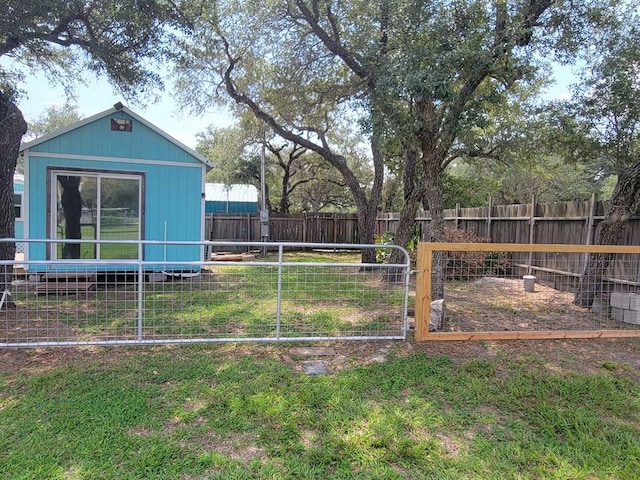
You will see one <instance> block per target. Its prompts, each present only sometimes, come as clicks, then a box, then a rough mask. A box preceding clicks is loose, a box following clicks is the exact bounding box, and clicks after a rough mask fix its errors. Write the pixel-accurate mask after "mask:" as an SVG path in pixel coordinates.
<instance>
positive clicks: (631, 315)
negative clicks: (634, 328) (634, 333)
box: [623, 310, 640, 325]
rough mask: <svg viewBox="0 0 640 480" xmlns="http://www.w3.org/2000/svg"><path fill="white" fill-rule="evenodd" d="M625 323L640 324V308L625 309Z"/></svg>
mask: <svg viewBox="0 0 640 480" xmlns="http://www.w3.org/2000/svg"><path fill="white" fill-rule="evenodd" d="M623 321H624V322H625V323H633V324H635V325H640V311H638V310H625V311H624V319H623Z"/></svg>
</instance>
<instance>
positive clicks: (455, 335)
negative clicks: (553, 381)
mask: <svg viewBox="0 0 640 480" xmlns="http://www.w3.org/2000/svg"><path fill="white" fill-rule="evenodd" d="M416 325H417V320H416ZM630 337H640V329H638V330H556V331H550V330H546V331H540V332H531V331H513V332H431V333H430V334H429V335H427V336H426V337H425V338H422V340H431V341H434V340H435V341H461V340H464V341H466V340H554V339H563V338H630ZM416 341H418V339H417V338H416Z"/></svg>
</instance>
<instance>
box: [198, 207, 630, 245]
mask: <svg viewBox="0 0 640 480" xmlns="http://www.w3.org/2000/svg"><path fill="white" fill-rule="evenodd" d="M604 208H605V204H604V203H603V202H600V201H596V199H595V197H592V199H591V200H589V201H581V202H555V203H537V202H536V200H535V198H532V200H531V203H529V204H522V205H493V203H492V202H491V201H489V205H488V206H486V207H474V208H461V207H460V206H457V207H456V208H455V209H448V210H445V211H444V217H445V223H446V226H447V227H448V228H459V229H461V230H466V231H472V232H474V233H475V234H476V235H478V236H480V237H486V238H490V239H491V241H492V242H494V243H533V244H572V245H592V244H594V243H597V239H596V238H595V237H596V235H595V233H596V228H597V226H598V224H599V223H600V222H601V221H602V219H603V218H604ZM399 218H400V214H399V213H381V214H379V216H378V220H377V222H378V223H377V227H376V232H377V233H379V234H382V233H385V232H391V233H395V231H396V229H397V226H398V222H399ZM416 221H417V222H418V223H419V224H420V226H421V231H422V239H423V240H427V239H428V238H429V224H430V221H431V220H430V215H429V212H419V213H418V215H417V216H416ZM205 231H206V232H207V235H206V238H207V239H208V240H214V241H215V240H223V241H245V242H246V241H251V242H255V241H260V240H261V238H260V219H259V215H258V214H257V213H255V214H213V215H207V216H206V217H205ZM638 239H640V217H638V216H634V217H632V218H631V219H630V220H629V222H628V223H627V227H626V231H625V236H624V238H623V240H622V242H621V243H622V244H623V245H633V244H637V243H638ZM269 241H276V242H318V243H324V242H329V243H360V239H359V237H358V216H357V215H356V214H349V213H346V214H345V213H304V214H291V215H283V214H277V213H272V214H271V216H270V221H269Z"/></svg>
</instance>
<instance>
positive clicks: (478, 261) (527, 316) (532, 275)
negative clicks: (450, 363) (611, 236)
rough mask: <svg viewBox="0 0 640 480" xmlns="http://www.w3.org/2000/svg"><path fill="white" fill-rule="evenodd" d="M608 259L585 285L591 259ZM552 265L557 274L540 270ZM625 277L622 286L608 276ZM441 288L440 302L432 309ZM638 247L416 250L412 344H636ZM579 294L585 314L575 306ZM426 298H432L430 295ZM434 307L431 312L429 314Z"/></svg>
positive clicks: (449, 246) (639, 327)
mask: <svg viewBox="0 0 640 480" xmlns="http://www.w3.org/2000/svg"><path fill="white" fill-rule="evenodd" d="M592 255H593V256H598V255H600V256H601V257H597V258H599V259H602V258H606V259H607V263H606V264H602V270H601V271H600V272H599V275H597V276H596V277H593V279H590V280H587V279H586V278H587V277H585V279H584V280H583V283H582V284H580V277H581V276H582V275H580V274H576V273H575V272H576V271H580V272H582V270H584V268H585V264H586V262H587V261H588V260H590V258H591V256H592ZM549 258H553V259H554V265H555V268H553V269H550V268H545V267H541V266H540V264H548V263H549ZM612 269H617V270H618V271H620V270H622V271H625V272H627V273H628V280H627V281H621V280H620V279H614V278H612V276H611V270H612ZM442 284H443V285H444V288H443V291H444V296H443V298H438V300H443V301H442V302H438V303H437V304H434V303H432V300H433V298H432V297H433V295H434V294H435V292H437V291H438V289H437V287H438V286H440V285H442ZM639 287H640V246H593V245H591V246H584V245H516V244H490V243H485V244H478V243H473V244H462V243H459V244H455V243H420V244H419V245H418V278H417V284H416V313H415V318H416V334H415V337H416V339H417V340H483V339H492V340H500V339H527V338H592V337H631V336H634V337H635V336H640V295H639V294H638V291H639ZM578 288H581V289H584V291H587V292H589V293H590V294H591V297H592V298H593V303H592V304H591V305H590V307H589V308H582V307H579V306H576V305H574V304H573V300H574V293H575V292H576V290H577V289H578ZM432 290H433V291H434V293H432ZM432 307H433V308H432Z"/></svg>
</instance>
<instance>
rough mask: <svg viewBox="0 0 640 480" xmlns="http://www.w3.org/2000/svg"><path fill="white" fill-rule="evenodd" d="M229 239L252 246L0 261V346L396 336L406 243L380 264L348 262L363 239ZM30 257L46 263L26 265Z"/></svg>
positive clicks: (403, 325)
mask: <svg viewBox="0 0 640 480" xmlns="http://www.w3.org/2000/svg"><path fill="white" fill-rule="evenodd" d="M3 241H4V240H3ZM27 242H41V243H48V242H50V241H43V240H28V241H27ZM56 243H59V240H56ZM125 243H126V242H125ZM140 243H141V244H154V245H162V246H165V245H169V246H174V247H175V246H176V245H189V246H193V245H194V243H197V242H185V243H181V242H140ZM201 246H205V247H206V248H205V250H207V251H214V250H215V251H219V250H221V249H223V247H224V244H221V243H218V242H206V243H205V244H202V245H201ZM231 246H234V247H237V246H240V247H242V249H244V250H245V251H246V250H251V251H252V252H255V253H256V255H247V254H243V255H240V257H241V258H238V255H234V256H229V258H232V259H234V260H238V259H240V260H242V261H236V262H230V261H226V260H228V258H225V256H224V255H223V256H220V255H214V256H213V257H212V258H213V259H214V261H205V262H184V261H182V262H162V263H161V264H158V262H157V261H156V262H145V261H143V260H128V261H117V260H109V261H91V260H88V261H78V260H66V261H63V260H61V261H55V262H48V261H40V262H34V261H28V260H23V261H14V262H1V263H3V264H5V265H12V266H14V268H15V270H16V275H15V278H14V280H13V281H12V282H11V285H10V287H9V288H8V289H7V290H5V293H4V298H3V301H2V305H1V306H0V347H33V346H65V345H66V346H71V345H120V344H159V343H212V342H276V341H309V340H364V339H405V338H406V331H407V315H406V313H407V299H408V285H409V258H408V255H407V254H406V252H404V256H405V259H406V261H405V262H404V263H402V264H395V265H388V264H362V263H361V262H360V258H359V252H360V250H361V249H362V248H376V247H375V246H374V245H355V246H354V245H340V244H294V243H279V244H276V243H269V244H267V245H266V247H267V248H265V244H260V243H255V244H249V243H247V244H240V245H239V244H238V243H234V244H233V245H231ZM385 248H386V247H385ZM389 248H396V247H389ZM302 249H304V251H303V250H302ZM138 250H139V251H143V250H144V249H143V248H142V245H140V248H139V249H138ZM260 250H266V255H265V256H260V255H257V253H258V252H259V251H260ZM36 265H38V266H39V267H40V268H38V269H37V270H42V267H43V266H46V270H47V271H48V273H39V274H37V275H34V274H33V273H29V272H32V271H33V270H34V269H35V266H36ZM23 271H24V273H22V272H23ZM398 272H399V274H398ZM389 273H392V275H388V274H389ZM12 304H13V305H15V307H16V308H12V306H13V305H12Z"/></svg>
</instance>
